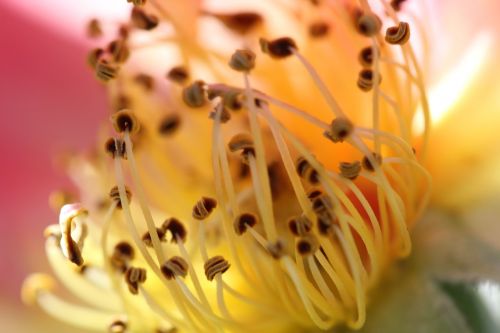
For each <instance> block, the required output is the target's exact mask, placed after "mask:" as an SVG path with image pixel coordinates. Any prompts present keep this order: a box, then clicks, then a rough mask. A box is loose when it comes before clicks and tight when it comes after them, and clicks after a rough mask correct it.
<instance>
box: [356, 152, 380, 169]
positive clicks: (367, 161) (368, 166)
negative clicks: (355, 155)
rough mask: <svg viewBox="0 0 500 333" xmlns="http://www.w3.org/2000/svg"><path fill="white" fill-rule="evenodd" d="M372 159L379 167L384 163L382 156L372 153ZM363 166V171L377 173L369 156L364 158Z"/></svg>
mask: <svg viewBox="0 0 500 333" xmlns="http://www.w3.org/2000/svg"><path fill="white" fill-rule="evenodd" d="M372 157H373V159H374V160H375V163H377V165H380V164H381V163H382V156H380V155H379V154H377V153H372ZM361 165H362V166H363V169H365V170H367V171H375V166H374V165H373V164H372V162H371V161H370V159H369V158H368V157H367V156H364V157H363V159H362V160H361Z"/></svg>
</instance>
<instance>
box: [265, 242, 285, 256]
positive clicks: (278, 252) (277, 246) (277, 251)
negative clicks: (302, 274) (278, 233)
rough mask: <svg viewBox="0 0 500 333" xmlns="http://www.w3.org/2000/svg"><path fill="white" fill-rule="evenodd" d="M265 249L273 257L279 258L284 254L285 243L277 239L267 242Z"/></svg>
mask: <svg viewBox="0 0 500 333" xmlns="http://www.w3.org/2000/svg"><path fill="white" fill-rule="evenodd" d="M267 251H268V252H269V254H270V255H271V256H272V257H273V258H274V259H280V258H281V257H282V256H283V255H284V254H285V245H284V244H283V242H282V241H280V240H278V241H276V242H274V243H269V244H267Z"/></svg>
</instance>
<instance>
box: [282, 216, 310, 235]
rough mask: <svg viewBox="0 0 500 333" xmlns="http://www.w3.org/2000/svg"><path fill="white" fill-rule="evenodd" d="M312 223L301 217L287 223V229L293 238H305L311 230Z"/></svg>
mask: <svg viewBox="0 0 500 333" xmlns="http://www.w3.org/2000/svg"><path fill="white" fill-rule="evenodd" d="M312 224H313V223H312V221H311V220H309V219H308V218H307V216H304V215H301V216H297V217H294V218H292V219H291V220H290V221H288V229H290V231H291V233H292V234H293V235H294V236H305V235H306V234H307V233H309V232H310V231H311V229H312Z"/></svg>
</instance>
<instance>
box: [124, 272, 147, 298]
mask: <svg viewBox="0 0 500 333" xmlns="http://www.w3.org/2000/svg"><path fill="white" fill-rule="evenodd" d="M146 277H147V271H146V270H145V269H144V268H138V267H129V268H127V271H126V272H125V282H126V283H127V286H128V290H129V291H130V292H131V293H132V294H133V295H137V294H138V293H139V284H143V283H144V282H146Z"/></svg>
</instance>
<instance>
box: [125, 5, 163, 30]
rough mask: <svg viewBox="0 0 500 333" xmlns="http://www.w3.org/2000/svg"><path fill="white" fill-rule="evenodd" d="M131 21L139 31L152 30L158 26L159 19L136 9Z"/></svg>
mask: <svg viewBox="0 0 500 333" xmlns="http://www.w3.org/2000/svg"><path fill="white" fill-rule="evenodd" d="M131 21H132V23H133V24H134V26H135V27H136V28H138V29H143V30H151V29H154V28H156V27H157V26H158V23H159V20H158V17H156V16H154V15H150V14H147V13H146V12H144V10H142V9H140V8H138V7H134V8H133V9H132V14H131Z"/></svg>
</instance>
